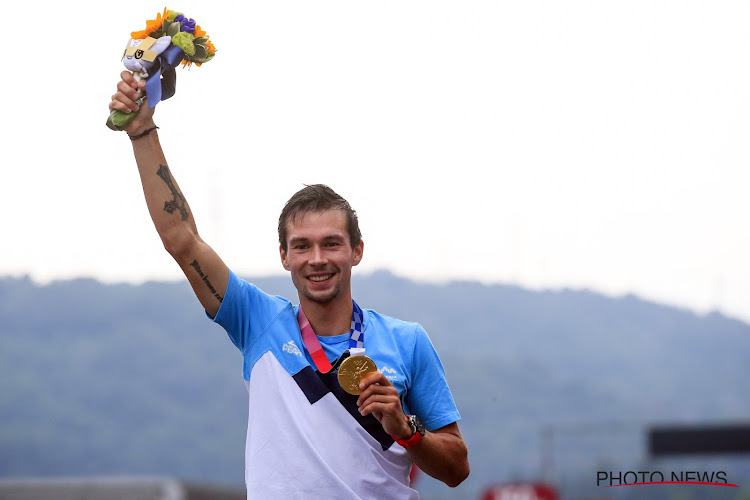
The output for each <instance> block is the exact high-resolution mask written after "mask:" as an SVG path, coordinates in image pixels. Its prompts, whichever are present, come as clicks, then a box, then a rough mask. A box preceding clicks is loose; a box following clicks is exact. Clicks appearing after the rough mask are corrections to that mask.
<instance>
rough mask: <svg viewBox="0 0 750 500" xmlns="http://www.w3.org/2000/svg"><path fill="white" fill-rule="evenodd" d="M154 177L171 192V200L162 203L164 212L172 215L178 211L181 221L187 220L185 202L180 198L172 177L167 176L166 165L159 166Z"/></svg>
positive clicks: (180, 194) (167, 168) (180, 195)
mask: <svg viewBox="0 0 750 500" xmlns="http://www.w3.org/2000/svg"><path fill="white" fill-rule="evenodd" d="M156 175H158V176H159V177H161V179H162V180H163V181H164V182H165V183H166V184H167V187H169V190H170V191H171V192H172V199H171V200H169V201H165V202H164V211H165V212H167V213H168V214H172V213H174V211H175V210H179V211H180V217H182V220H183V221H186V220H188V211H187V207H186V204H187V201H186V200H185V197H184V196H182V193H180V191H179V189H177V186H175V185H174V181H172V176H171V175H169V167H167V166H166V165H159V170H157V171H156Z"/></svg>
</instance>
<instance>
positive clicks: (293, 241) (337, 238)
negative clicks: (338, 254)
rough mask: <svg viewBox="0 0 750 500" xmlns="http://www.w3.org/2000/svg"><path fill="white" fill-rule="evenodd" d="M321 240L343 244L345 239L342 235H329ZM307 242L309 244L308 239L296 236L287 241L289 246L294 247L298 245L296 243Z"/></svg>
mask: <svg viewBox="0 0 750 500" xmlns="http://www.w3.org/2000/svg"><path fill="white" fill-rule="evenodd" d="M322 240H323V241H340V242H345V241H346V238H345V237H344V236H343V235H340V234H330V235H328V236H323V238H322ZM309 242H310V238H304V237H302V236H297V237H294V238H291V239H290V240H289V244H290V245H295V244H298V243H309Z"/></svg>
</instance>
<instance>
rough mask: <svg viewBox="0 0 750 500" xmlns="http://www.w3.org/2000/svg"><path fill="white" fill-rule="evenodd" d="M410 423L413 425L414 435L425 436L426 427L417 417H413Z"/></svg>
mask: <svg viewBox="0 0 750 500" xmlns="http://www.w3.org/2000/svg"><path fill="white" fill-rule="evenodd" d="M409 423H410V424H411V428H412V429H413V430H414V433H415V434H416V433H417V432H418V433H420V434H421V435H423V436H424V432H425V431H424V425H422V422H421V421H420V420H419V418H417V416H416V415H412V416H411V417H410V418H409Z"/></svg>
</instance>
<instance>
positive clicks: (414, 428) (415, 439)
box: [391, 415, 425, 449]
mask: <svg viewBox="0 0 750 500" xmlns="http://www.w3.org/2000/svg"><path fill="white" fill-rule="evenodd" d="M406 421H407V422H408V424H409V427H411V432H412V436H411V437H410V438H409V439H396V438H395V437H394V438H393V440H394V441H396V442H397V443H398V444H400V445H401V446H403V447H404V448H406V449H409V448H411V447H412V446H414V445H415V444H417V443H419V442H420V441H421V440H422V438H423V437H424V433H425V429H424V425H422V422H421V421H420V420H419V418H417V416H416V415H406ZM391 437H393V436H391Z"/></svg>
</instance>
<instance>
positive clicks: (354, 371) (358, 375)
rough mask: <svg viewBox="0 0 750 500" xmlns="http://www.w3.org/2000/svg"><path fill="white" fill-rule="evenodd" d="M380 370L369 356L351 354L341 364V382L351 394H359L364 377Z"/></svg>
mask: <svg viewBox="0 0 750 500" xmlns="http://www.w3.org/2000/svg"><path fill="white" fill-rule="evenodd" d="M376 371H378V367H377V366H375V362H374V361H373V360H371V359H370V358H368V357H367V356H350V357H348V358H346V359H345V360H344V361H342V362H341V366H339V384H340V385H341V387H342V388H343V389H344V390H345V391H346V392H348V393H349V394H353V395H355V396H356V395H358V394H359V392H360V391H359V384H360V382H362V379H363V378H365V377H366V376H367V375H369V374H371V373H375V372H376Z"/></svg>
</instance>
